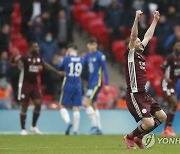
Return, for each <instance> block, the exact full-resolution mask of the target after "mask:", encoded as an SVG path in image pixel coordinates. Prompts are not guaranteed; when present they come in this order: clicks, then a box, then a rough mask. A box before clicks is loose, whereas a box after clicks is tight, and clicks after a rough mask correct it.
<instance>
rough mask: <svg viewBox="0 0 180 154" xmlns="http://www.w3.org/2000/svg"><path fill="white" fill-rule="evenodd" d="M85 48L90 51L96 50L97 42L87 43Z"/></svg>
mask: <svg viewBox="0 0 180 154" xmlns="http://www.w3.org/2000/svg"><path fill="white" fill-rule="evenodd" d="M87 48H88V49H89V51H90V52H95V51H96V50H97V43H96V42H94V43H88V44H87Z"/></svg>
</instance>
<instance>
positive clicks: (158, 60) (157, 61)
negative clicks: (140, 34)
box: [147, 55, 164, 68]
mask: <svg viewBox="0 0 180 154" xmlns="http://www.w3.org/2000/svg"><path fill="white" fill-rule="evenodd" d="M163 61H164V58H163V57H162V56H160V55H149V56H148V57H147V62H148V63H151V64H152V65H153V67H155V68H159V67H160V65H161V64H162V63H163Z"/></svg>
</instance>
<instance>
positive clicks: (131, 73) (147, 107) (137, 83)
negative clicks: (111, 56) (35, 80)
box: [124, 10, 166, 149]
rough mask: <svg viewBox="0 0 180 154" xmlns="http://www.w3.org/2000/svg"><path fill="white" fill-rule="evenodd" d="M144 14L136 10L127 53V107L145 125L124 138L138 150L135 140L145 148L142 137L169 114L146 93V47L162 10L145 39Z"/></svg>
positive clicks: (140, 146) (129, 145)
mask: <svg viewBox="0 0 180 154" xmlns="http://www.w3.org/2000/svg"><path fill="white" fill-rule="evenodd" d="M142 13H143V12H142V11H141V10H138V11H136V16H135V19H134V24H133V27H132V29H131V35H130V40H129V42H127V46H128V50H127V52H125V60H126V64H125V73H126V81H127V94H126V101H127V107H128V109H129V111H130V113H131V114H132V116H133V117H134V118H135V120H136V122H138V121H140V120H142V124H140V125H139V126H138V127H137V128H136V129H135V130H133V131H132V132H131V133H129V134H127V135H126V136H125V137H124V139H125V143H126V145H127V148H129V149H135V145H134V143H136V144H137V145H138V147H139V148H142V149H143V148H144V145H143V143H142V137H143V136H144V135H145V134H147V133H149V132H151V131H152V130H154V129H155V128H156V127H157V126H159V125H160V124H161V123H162V122H164V121H165V120H166V114H165V113H164V111H163V110H162V109H161V107H160V106H159V104H158V103H157V102H156V101H155V100H154V99H153V98H151V97H150V96H149V95H148V94H147V93H146V90H145V85H146V82H147V79H146V67H145V59H144V57H143V56H142V53H143V51H144V48H145V47H146V46H147V44H148V42H149V41H150V39H151V38H152V37H153V34H154V30H155V27H156V24H157V22H158V20H159V12H158V11H155V12H154V13H153V15H154V19H153V21H152V23H151V25H150V27H149V29H148V30H147V32H146V33H145V35H144V39H143V40H142V41H141V40H140V39H139V38H138V21H139V18H140V16H141V14H142Z"/></svg>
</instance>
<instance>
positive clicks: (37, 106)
mask: <svg viewBox="0 0 180 154" xmlns="http://www.w3.org/2000/svg"><path fill="white" fill-rule="evenodd" d="M35 110H36V111H40V110H41V103H37V104H35Z"/></svg>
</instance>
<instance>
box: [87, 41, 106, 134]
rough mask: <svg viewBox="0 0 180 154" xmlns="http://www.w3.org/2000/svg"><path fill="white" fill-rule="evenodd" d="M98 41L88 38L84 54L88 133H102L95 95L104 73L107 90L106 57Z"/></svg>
mask: <svg viewBox="0 0 180 154" xmlns="http://www.w3.org/2000/svg"><path fill="white" fill-rule="evenodd" d="M97 47H98V42H97V40H96V39H95V38H91V39H89V41H88V43H87V48H88V49H89V53H88V54H87V55H86V56H85V64H84V65H86V64H87V65H88V70H89V77H88V78H89V79H88V87H87V91H86V94H85V98H84V102H83V103H84V105H85V107H86V113H87V115H88V116H89V118H90V119H91V125H92V128H91V130H90V134H102V126H101V119H100V113H99V110H98V107H97V102H96V101H97V95H98V93H99V91H100V89H101V84H102V75H103V73H102V72H103V71H104V75H105V84H106V86H105V90H106V92H108V91H109V87H108V84H109V79H108V71H107V67H106V58H105V55H103V54H102V53H101V52H100V51H99V50H98V49H97Z"/></svg>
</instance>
